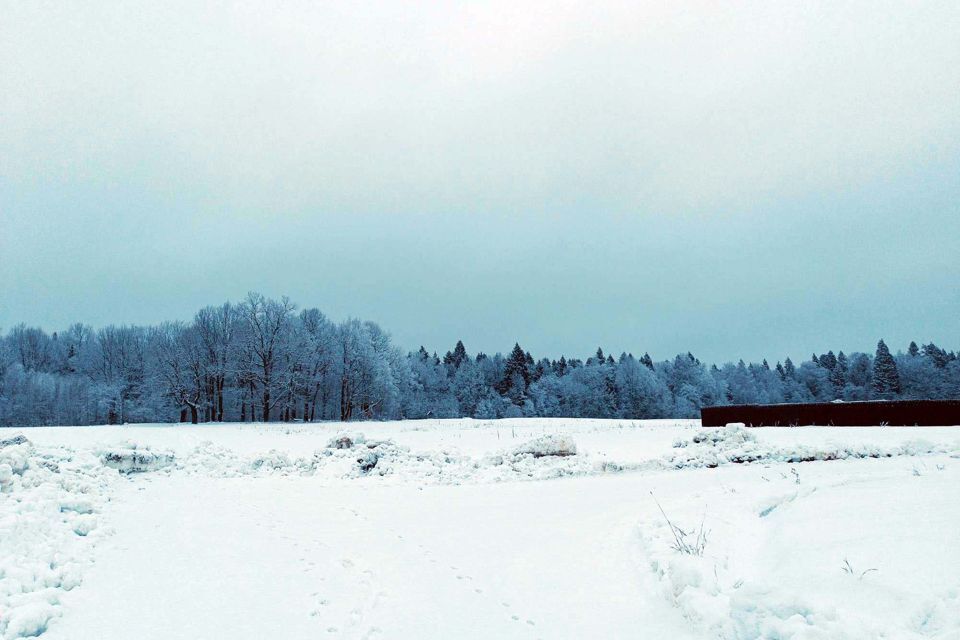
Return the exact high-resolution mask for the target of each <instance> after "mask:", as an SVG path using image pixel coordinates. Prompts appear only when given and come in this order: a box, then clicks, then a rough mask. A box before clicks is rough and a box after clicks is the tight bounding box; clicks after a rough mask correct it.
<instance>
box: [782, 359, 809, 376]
mask: <svg viewBox="0 0 960 640" xmlns="http://www.w3.org/2000/svg"><path fill="white" fill-rule="evenodd" d="M814 358H816V356H814ZM783 373H784V374H785V375H786V377H787V378H795V377H796V376H797V368H796V367H795V366H793V360H791V359H790V358H787V359H786V360H784V361H783Z"/></svg>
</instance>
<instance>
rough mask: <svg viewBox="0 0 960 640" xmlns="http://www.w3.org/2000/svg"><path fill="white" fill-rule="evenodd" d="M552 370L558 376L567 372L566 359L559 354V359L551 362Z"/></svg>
mask: <svg viewBox="0 0 960 640" xmlns="http://www.w3.org/2000/svg"><path fill="white" fill-rule="evenodd" d="M553 372H554V373H555V374H556V376H557V377H558V378H559V377H561V376H563V375H564V374H565V373H566V372H567V359H566V358H564V357H563V356H560V359H559V360H557V361H556V362H555V363H553Z"/></svg>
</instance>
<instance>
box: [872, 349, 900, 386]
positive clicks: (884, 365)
mask: <svg viewBox="0 0 960 640" xmlns="http://www.w3.org/2000/svg"><path fill="white" fill-rule="evenodd" d="M873 390H874V391H876V392H877V395H879V396H880V397H882V398H890V397H892V396H895V395H897V394H898V393H900V375H899V374H898V373H897V363H896V361H895V360H894V359H893V356H892V355H890V349H888V348H887V344H886V343H885V342H884V341H883V340H881V341H880V342H878V343H877V354H876V356H874V359H873Z"/></svg>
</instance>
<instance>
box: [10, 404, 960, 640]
mask: <svg viewBox="0 0 960 640" xmlns="http://www.w3.org/2000/svg"><path fill="white" fill-rule="evenodd" d="M341 429H342V425H340V424H318V425H305V424H294V425H281V424H270V425H262V424H245V425H212V426H181V425H139V426H122V427H74V428H43V429H24V430H17V429H0V638H4V639H12V638H20V637H30V636H35V635H38V634H42V635H43V637H44V638H57V639H64V640H94V639H97V640H110V639H114V638H117V639H119V638H137V639H144V640H146V639H154V638H156V639H158V640H159V639H160V638H163V639H168V638H196V639H201V638H203V639H207V640H213V639H218V638H223V639H228V640H243V639H248V638H249V639H254V638H256V639H262V638H284V639H287V638H290V639H300V638H426V637H438V638H588V637H607V638H796V639H812V638H875V637H877V638H954V639H955V638H960V429H956V428H891V427H887V428H880V427H877V428H872V427H871V428H848V429H843V428H826V427H822V428H803V429H752V430H744V429H738V428H735V427H728V428H726V429H720V430H708V429H702V428H700V427H699V426H698V423H696V422H695V421H643V422H639V421H638V422H630V421H603V420H569V419H558V420H547V419H526V420H499V421H473V420H444V421H435V420H434V421H418V422H393V423H389V422H386V423H360V424H352V425H350V431H351V433H349V434H343V433H342V432H341ZM17 434H23V435H24V436H25V437H26V438H27V441H25V442H21V441H19V440H20V439H17V438H15V436H16V435H17ZM361 434H362V435H361ZM668 520H669V522H668ZM677 547H680V548H682V549H683V550H684V551H686V552H684V551H678V550H677Z"/></svg>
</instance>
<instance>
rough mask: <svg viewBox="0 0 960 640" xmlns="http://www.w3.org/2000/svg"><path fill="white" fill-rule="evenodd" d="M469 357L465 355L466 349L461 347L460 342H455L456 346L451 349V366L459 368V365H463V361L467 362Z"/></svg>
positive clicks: (461, 342)
mask: <svg viewBox="0 0 960 640" xmlns="http://www.w3.org/2000/svg"><path fill="white" fill-rule="evenodd" d="M469 357H470V356H468V355H467V349H466V347H464V346H463V341H462V340H457V346H455V347H454V348H453V365H454V366H455V367H457V368H458V369H459V368H460V365H461V364H463V361H464V360H467V359H468V358H469Z"/></svg>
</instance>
